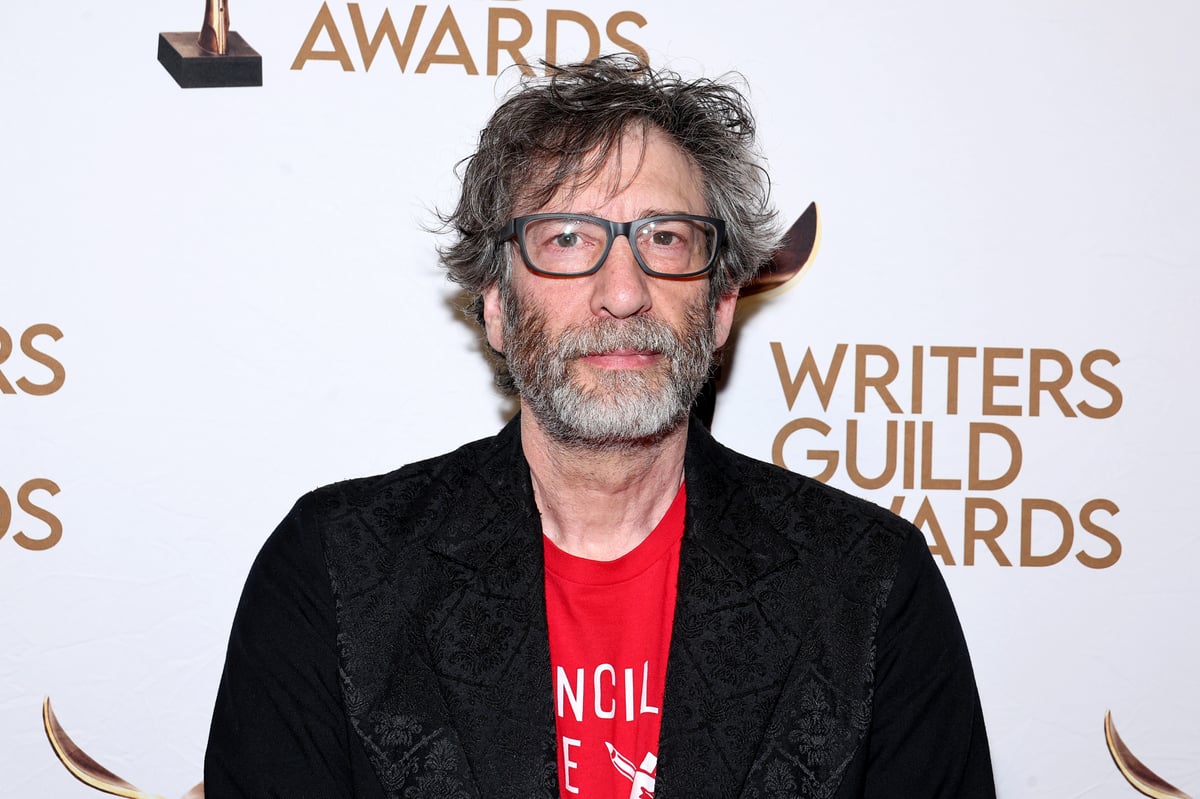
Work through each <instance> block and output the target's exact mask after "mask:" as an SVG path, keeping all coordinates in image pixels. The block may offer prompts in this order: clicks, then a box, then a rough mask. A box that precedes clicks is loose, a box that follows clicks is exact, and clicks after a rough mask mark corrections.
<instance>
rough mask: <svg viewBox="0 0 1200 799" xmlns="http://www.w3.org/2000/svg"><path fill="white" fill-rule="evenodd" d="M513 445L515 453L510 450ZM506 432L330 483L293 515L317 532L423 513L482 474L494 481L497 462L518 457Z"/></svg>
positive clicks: (298, 505)
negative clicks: (402, 464)
mask: <svg viewBox="0 0 1200 799" xmlns="http://www.w3.org/2000/svg"><path fill="white" fill-rule="evenodd" d="M514 446H515V447H516V452H515V453H514V451H513V449H514ZM519 449H520V444H519V440H517V441H515V442H514V441H513V440H512V436H511V435H510V430H509V429H508V428H505V430H504V431H502V432H501V433H500V434H499V435H496V436H490V437H488V438H482V439H479V440H477V441H472V442H470V443H467V444H464V445H462V446H461V447H459V448H457V449H455V450H453V451H451V452H447V453H444V454H442V455H438V456H436V457H432V458H428V459H425V460H421V461H415V462H413V463H409V464H406V465H404V466H402V467H400V468H398V469H394V470H392V471H390V472H385V473H383V474H377V475H370V476H367V477H358V478H353V479H349V480H343V481H340V482H337V483H332V484H329V485H326V486H322V487H320V488H317V489H314V490H313V491H310V492H309V493H308V494H306V495H304V496H303V497H301V498H300V500H299V501H298V502H297V503H296V507H295V509H294V510H293V514H295V515H297V516H298V517H299V518H300V520H301V521H302V523H303V524H305V525H306V526H312V527H315V528H318V529H329V528H339V527H343V526H345V525H347V524H355V525H359V526H365V527H368V528H370V527H381V526H388V527H393V528H394V526H395V523H396V522H397V521H398V520H400V519H404V518H414V517H420V516H422V515H425V513H426V509H427V508H428V507H429V506H430V505H431V504H436V503H440V502H444V501H446V497H447V496H452V495H454V494H455V493H460V492H462V491H463V490H464V489H466V488H468V487H471V486H474V485H476V484H477V483H478V482H479V480H480V478H481V477H482V476H491V477H494V478H497V479H498V478H499V472H500V471H501V467H500V465H499V463H498V462H499V461H503V460H511V459H512V458H513V457H514V455H516V456H519Z"/></svg>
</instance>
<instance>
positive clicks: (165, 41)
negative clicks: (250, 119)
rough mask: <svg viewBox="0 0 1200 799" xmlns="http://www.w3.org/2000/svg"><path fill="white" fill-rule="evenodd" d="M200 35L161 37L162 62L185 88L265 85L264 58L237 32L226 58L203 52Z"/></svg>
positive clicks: (233, 32)
mask: <svg viewBox="0 0 1200 799" xmlns="http://www.w3.org/2000/svg"><path fill="white" fill-rule="evenodd" d="M199 38H200V34H199V33H160V34H158V62H159V63H160V64H162V65H163V67H165V68H166V70H167V72H169V73H170V74H171V77H172V78H174V79H175V82H176V83H178V84H179V85H180V86H181V87H183V88H184V89H217V88H225V87H229V86H262V56H260V55H259V54H258V52H257V51H256V50H255V49H254V48H253V47H251V46H250V45H248V44H247V43H246V40H245V39H243V38H242V37H241V34H239V33H237V31H230V32H229V39H228V47H227V48H226V50H227V52H226V53H225V55H215V54H214V53H210V52H208V51H207V50H202V49H201V48H200V45H199V44H198V43H197V40H198V39H199Z"/></svg>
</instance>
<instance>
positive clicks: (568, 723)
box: [543, 486, 686, 799]
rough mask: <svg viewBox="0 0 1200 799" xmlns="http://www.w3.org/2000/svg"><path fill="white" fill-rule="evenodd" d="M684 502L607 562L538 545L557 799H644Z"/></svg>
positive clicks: (653, 754)
mask: <svg viewBox="0 0 1200 799" xmlns="http://www.w3.org/2000/svg"><path fill="white" fill-rule="evenodd" d="M685 500H686V492H685V490H684V487H683V486H680V488H679V493H678V494H677V495H676V497H675V500H674V501H673V502H672V503H671V507H670V508H669V509H668V510H667V513H666V515H665V516H663V518H662V521H660V522H659V523H658V526H657V527H655V528H654V530H653V532H651V533H650V535H649V536H647V537H646V539H645V540H644V541H642V543H640V544H638V546H637V547H636V548H634V549H633V550H632V551H631V552H628V553H626V554H625V555H623V556H621V557H620V558H618V559H616V560H613V561H598V560H588V559H586V558H580V557H576V556H574V555H569V554H567V553H566V552H564V551H562V550H561V549H559V548H558V547H557V546H555V545H554V544H553V543H552V542H551V541H550V539H548V538H543V548H544V551H545V559H546V618H547V621H548V624H549V630H550V668H551V669H552V671H553V678H554V712H555V718H556V723H557V732H558V786H559V794H560V795H561V796H562V797H563V799H610V798H611V799H625V797H630V799H652V797H653V796H654V774H655V770H656V765H657V759H658V731H659V724H660V721H661V719H662V698H663V690H664V685H665V682H666V673H667V651H668V649H669V648H670V645H671V623H672V620H673V618H674V615H675V584H676V578H677V577H678V575H679V542H680V540H681V539H682V538H683V517H684V506H685Z"/></svg>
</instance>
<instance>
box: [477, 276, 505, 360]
mask: <svg viewBox="0 0 1200 799" xmlns="http://www.w3.org/2000/svg"><path fill="white" fill-rule="evenodd" d="M481 296H482V298H483V329H484V331H485V332H486V333H487V340H488V344H490V345H492V349H494V350H495V351H496V352H504V323H503V321H502V320H503V318H504V314H503V313H502V312H501V310H500V284H499V283H498V282H497V283H492V284H491V285H490V286H488V287H487V288H485V289H484V290H483V294H482V295H481Z"/></svg>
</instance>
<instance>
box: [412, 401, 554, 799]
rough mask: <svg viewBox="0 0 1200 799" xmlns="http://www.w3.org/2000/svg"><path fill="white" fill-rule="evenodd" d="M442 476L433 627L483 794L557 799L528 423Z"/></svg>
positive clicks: (434, 648)
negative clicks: (441, 573) (440, 577)
mask: <svg viewBox="0 0 1200 799" xmlns="http://www.w3.org/2000/svg"><path fill="white" fill-rule="evenodd" d="M452 467H453V468H448V469H446V470H443V471H442V472H441V473H440V474H439V475H438V478H437V479H439V480H440V481H442V482H443V484H444V485H443V486H442V487H441V490H433V491H431V492H430V494H431V496H433V497H435V498H436V499H435V501H434V502H431V503H430V506H429V507H428V508H427V512H426V513H424V514H423V516H422V522H421V525H422V527H423V528H424V535H423V536H422V537H423V538H424V539H425V540H427V541H429V542H430V543H429V549H430V550H431V552H432V553H434V554H435V556H436V557H437V558H440V559H442V561H443V565H444V568H445V574H446V581H445V582H442V581H439V583H441V588H440V590H441V591H443V592H444V594H443V595H442V596H440V597H431V598H430V602H429V606H430V607H431V608H432V610H431V611H430V612H429V613H428V614H427V615H426V617H425V619H424V620H423V622H424V629H425V635H426V640H427V641H428V646H429V651H430V652H431V654H432V666H433V670H434V671H435V672H436V674H437V676H438V679H439V683H440V686H441V691H442V694H443V697H444V699H445V702H446V707H447V709H448V711H449V715H450V720H451V723H452V724H453V726H454V728H455V729H456V731H457V733H458V739H459V741H460V742H461V745H462V748H463V751H464V752H465V754H466V758H467V761H468V763H469V764H470V767H471V771H472V773H473V775H474V777H475V782H476V783H477V785H478V788H479V793H480V795H481V796H482V797H511V798H512V799H532V798H533V797H541V796H545V797H556V796H557V794H558V775H557V771H556V767H555V759H556V758H555V735H554V715H553V703H552V697H553V695H554V694H553V688H552V684H551V672H550V649H549V637H548V634H547V629H546V609H545V606H546V603H545V587H544V582H543V565H542V563H543V559H542V535H541V522H540V518H539V516H538V512H537V509H536V505H535V503H534V501H533V490H532V487H531V485H530V480H529V467H528V465H527V464H526V462H525V458H524V455H523V453H522V451H521V445H520V435H519V429H518V427H517V421H516V420H514V421H513V422H512V423H510V424H509V425H508V426H507V427H506V428H505V429H504V430H503V431H502V432H501V433H500V435H499V436H497V438H496V439H495V440H494V442H492V446H491V447H490V448H488V449H487V450H486V451H485V452H483V453H482V457H479V458H458V459H454V460H453V462H452Z"/></svg>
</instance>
